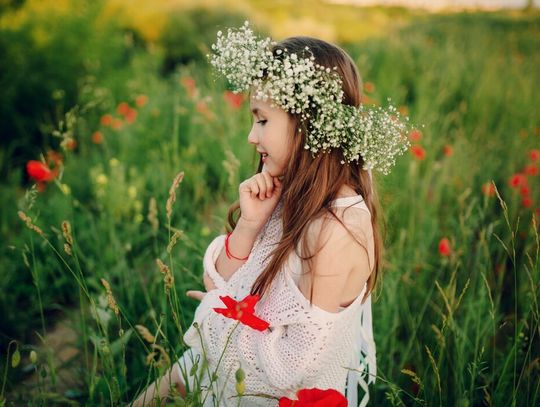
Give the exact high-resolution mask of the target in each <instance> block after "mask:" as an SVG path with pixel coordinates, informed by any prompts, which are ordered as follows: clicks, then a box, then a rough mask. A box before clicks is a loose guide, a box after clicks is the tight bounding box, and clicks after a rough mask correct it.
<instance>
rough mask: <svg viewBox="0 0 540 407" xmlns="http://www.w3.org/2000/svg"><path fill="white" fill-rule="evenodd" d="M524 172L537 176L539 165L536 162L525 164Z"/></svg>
mask: <svg viewBox="0 0 540 407" xmlns="http://www.w3.org/2000/svg"><path fill="white" fill-rule="evenodd" d="M523 172H524V173H525V174H527V175H531V176H533V177H534V176H536V175H538V167H537V166H536V165H534V164H529V165H526V166H525V169H524V170H523Z"/></svg>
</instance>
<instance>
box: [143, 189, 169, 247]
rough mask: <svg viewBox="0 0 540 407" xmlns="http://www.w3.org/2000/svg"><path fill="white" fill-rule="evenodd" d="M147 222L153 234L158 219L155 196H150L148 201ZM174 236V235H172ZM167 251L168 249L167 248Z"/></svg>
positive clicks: (155, 231) (156, 227) (157, 224)
mask: <svg viewBox="0 0 540 407" xmlns="http://www.w3.org/2000/svg"><path fill="white" fill-rule="evenodd" d="M147 219H148V222H150V225H151V226H152V232H153V233H154V235H155V234H156V233H157V231H158V228H159V220H158V216H157V202H156V198H154V197H151V198H150V202H148V217H147ZM173 237H174V236H173ZM167 251H168V250H167Z"/></svg>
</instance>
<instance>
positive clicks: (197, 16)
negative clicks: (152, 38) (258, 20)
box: [160, 7, 246, 74]
mask: <svg viewBox="0 0 540 407" xmlns="http://www.w3.org/2000/svg"><path fill="white" fill-rule="evenodd" d="M245 19H246V17H244V16H241V15H238V14H237V13H232V12H228V11H223V10H215V9H205V8H202V7H198V8H194V9H190V10H188V11H184V10H182V11H179V12H177V13H175V14H173V15H171V16H170V18H169V20H168V22H167V26H166V27H165V29H164V30H163V32H162V33H161V38H160V44H161V46H162V47H163V48H164V49H165V55H164V58H163V65H162V69H161V72H162V73H163V74H168V73H170V72H172V71H173V70H174V69H175V67H176V66H177V65H187V64H189V63H192V64H194V65H199V66H200V65H201V64H205V65H206V64H207V60H206V57H205V55H206V54H207V53H209V52H210V49H209V46H210V44H212V43H213V41H215V36H216V32H217V31H218V30H220V29H221V30H224V29H225V28H226V27H231V26H238V25H240V24H242V23H243V22H244V20H245Z"/></svg>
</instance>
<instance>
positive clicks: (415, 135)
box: [409, 129, 422, 141]
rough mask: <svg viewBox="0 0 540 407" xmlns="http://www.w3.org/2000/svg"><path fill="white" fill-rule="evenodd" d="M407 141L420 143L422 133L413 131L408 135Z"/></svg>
mask: <svg viewBox="0 0 540 407" xmlns="http://www.w3.org/2000/svg"><path fill="white" fill-rule="evenodd" d="M409 139H410V140H411V141H420V140H421V139H422V132H421V131H420V130H417V129H414V130H412V131H411V132H410V133H409Z"/></svg>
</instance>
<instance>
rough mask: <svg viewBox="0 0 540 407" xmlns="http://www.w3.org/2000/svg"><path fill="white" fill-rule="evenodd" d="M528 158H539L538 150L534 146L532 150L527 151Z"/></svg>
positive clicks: (534, 159)
mask: <svg viewBox="0 0 540 407" xmlns="http://www.w3.org/2000/svg"><path fill="white" fill-rule="evenodd" d="M529 158H530V159H531V161H538V159H539V158H540V150H538V149H536V148H535V149H534V150H531V151H529Z"/></svg>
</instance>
